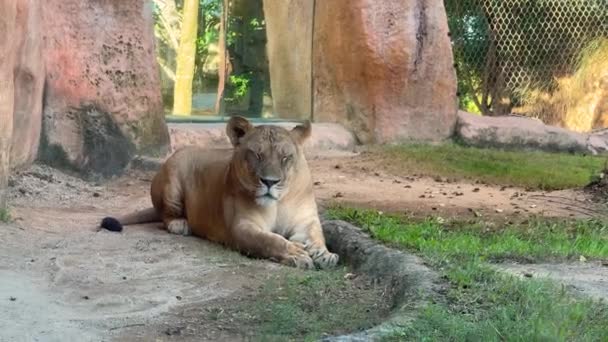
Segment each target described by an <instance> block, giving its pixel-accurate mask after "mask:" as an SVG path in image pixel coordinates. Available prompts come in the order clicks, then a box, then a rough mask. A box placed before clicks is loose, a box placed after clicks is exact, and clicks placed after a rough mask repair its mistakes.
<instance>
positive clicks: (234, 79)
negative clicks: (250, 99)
mask: <svg viewBox="0 0 608 342" xmlns="http://www.w3.org/2000/svg"><path fill="white" fill-rule="evenodd" d="M250 82H251V73H244V74H240V75H230V77H229V78H228V88H227V90H226V97H224V100H225V101H226V102H239V101H240V100H242V99H243V98H244V97H245V96H246V95H247V93H248V92H249V86H250Z"/></svg>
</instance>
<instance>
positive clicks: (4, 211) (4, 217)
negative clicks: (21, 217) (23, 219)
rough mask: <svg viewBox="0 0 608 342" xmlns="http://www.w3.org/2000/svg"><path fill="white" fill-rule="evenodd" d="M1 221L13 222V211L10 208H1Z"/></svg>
mask: <svg viewBox="0 0 608 342" xmlns="http://www.w3.org/2000/svg"><path fill="white" fill-rule="evenodd" d="M0 222H2V223H9V222H11V212H10V210H8V208H0Z"/></svg>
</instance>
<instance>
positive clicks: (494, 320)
mask: <svg viewBox="0 0 608 342" xmlns="http://www.w3.org/2000/svg"><path fill="white" fill-rule="evenodd" d="M327 215H328V216H329V217H330V218H334V219H343V220H346V221H350V222H352V223H354V224H356V225H359V226H361V227H363V228H364V229H366V230H367V231H368V232H369V233H370V234H371V235H372V236H373V237H375V238H377V239H379V240H381V241H384V242H386V243H389V244H392V245H395V246H398V247H401V248H405V249H408V250H412V251H414V252H416V253H418V254H420V255H421V256H422V257H423V258H425V259H426V260H427V261H428V262H429V264H430V265H432V266H433V267H435V268H437V269H438V270H440V272H442V273H443V275H444V276H445V278H446V280H447V281H448V282H449V284H450V287H449V290H448V291H447V293H446V295H445V297H446V298H445V300H444V301H438V302H437V303H434V304H429V305H428V306H427V307H426V308H425V309H424V310H423V311H422V312H420V314H419V315H418V318H417V319H416V320H415V322H413V323H412V324H411V325H410V326H408V327H403V328H402V329H399V330H397V331H396V332H395V334H394V336H393V337H394V339H395V340H399V341H402V340H407V341H409V340H415V341H437V340H450V341H605V340H606V338H608V306H606V305H605V304H604V303H598V302H594V301H592V300H585V299H580V298H579V299H575V298H573V297H572V296H571V295H570V294H568V293H567V292H566V291H564V289H562V288H560V287H558V286H556V285H554V284H552V283H549V282H547V281H540V280H533V279H531V280H527V281H520V280H519V279H517V278H515V277H513V276H509V275H505V274H502V273H499V272H496V271H495V270H494V269H493V268H491V267H490V266H489V264H488V263H487V260H488V259H497V258H498V259H504V258H513V259H521V258H525V259H529V258H531V259H534V260H543V259H555V258H562V259H564V258H571V257H579V256H580V255H584V256H585V257H588V258H599V259H607V258H608V247H607V246H608V228H607V226H606V224H605V223H602V222H599V221H552V222H548V221H541V220H533V221H530V222H527V223H520V224H513V225H509V226H507V227H503V228H501V229H496V227H491V226H487V224H484V223H482V222H477V223H473V224H463V223H458V222H456V223H447V224H446V223H440V222H439V221H440V220H437V219H428V220H424V221H419V222H408V220H407V219H406V218H404V217H400V216H391V215H380V214H379V213H378V212H375V211H369V210H355V209H347V208H331V209H329V210H328V212H327Z"/></svg>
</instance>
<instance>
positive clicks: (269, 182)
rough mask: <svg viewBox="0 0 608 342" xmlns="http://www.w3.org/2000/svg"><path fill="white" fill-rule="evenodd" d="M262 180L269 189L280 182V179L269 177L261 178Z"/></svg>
mask: <svg viewBox="0 0 608 342" xmlns="http://www.w3.org/2000/svg"><path fill="white" fill-rule="evenodd" d="M260 181H261V182H262V183H264V184H266V186H267V187H268V189H270V188H272V186H273V185H275V184H277V183H278V182H279V180H278V179H269V178H260Z"/></svg>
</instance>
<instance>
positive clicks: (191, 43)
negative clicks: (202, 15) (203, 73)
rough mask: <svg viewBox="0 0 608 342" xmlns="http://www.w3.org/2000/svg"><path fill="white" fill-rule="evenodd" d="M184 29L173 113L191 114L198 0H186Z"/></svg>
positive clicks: (182, 31) (180, 46) (176, 75)
mask: <svg viewBox="0 0 608 342" xmlns="http://www.w3.org/2000/svg"><path fill="white" fill-rule="evenodd" d="M182 18H183V19H182V29H181V37H180V41H179V50H178V51H177V70H176V72H175V88H174V91H173V114H175V115H190V114H191V112H192V79H193V78H194V58H195V56H196V33H197V26H198V0H185V1H184V12H183V15H182Z"/></svg>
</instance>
